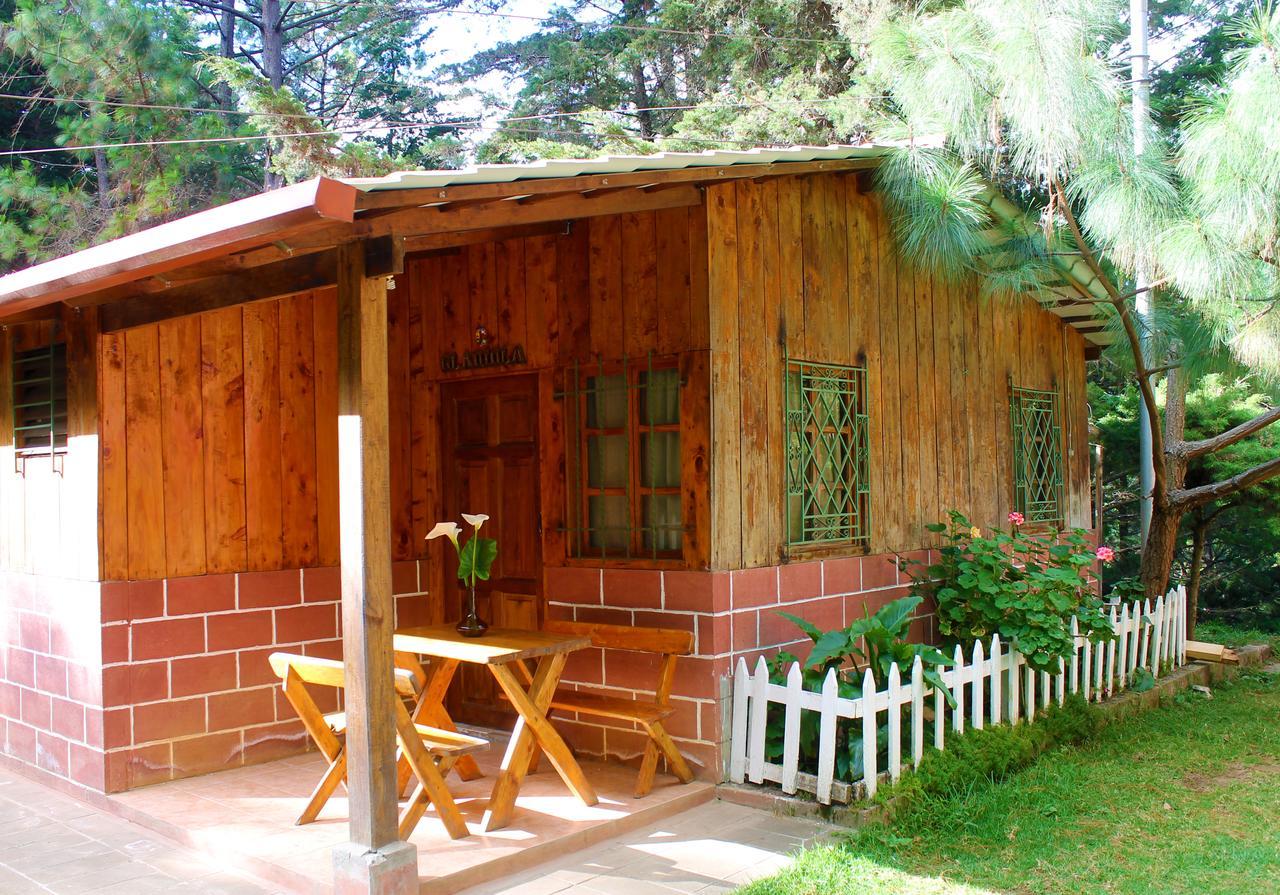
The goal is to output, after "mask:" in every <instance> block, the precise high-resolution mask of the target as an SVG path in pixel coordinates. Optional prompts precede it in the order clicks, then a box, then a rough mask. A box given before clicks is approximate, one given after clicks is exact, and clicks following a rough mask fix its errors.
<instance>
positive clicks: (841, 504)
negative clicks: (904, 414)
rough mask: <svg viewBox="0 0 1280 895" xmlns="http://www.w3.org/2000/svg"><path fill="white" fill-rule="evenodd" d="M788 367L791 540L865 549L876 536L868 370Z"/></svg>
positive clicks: (788, 364) (786, 400)
mask: <svg viewBox="0 0 1280 895" xmlns="http://www.w3.org/2000/svg"><path fill="white" fill-rule="evenodd" d="M785 369H786V375H785V380H784V383H783V413H784V416H785V422H786V439H787V441H786V465H787V468H786V489H787V493H786V507H785V515H786V520H785V526H786V528H785V530H786V538H787V543H788V544H789V545H792V546H799V545H805V544H818V543H833V542H849V543H853V544H861V545H863V546H865V545H866V544H867V542H868V540H869V538H870V535H871V488H870V477H869V465H870V439H869V437H868V424H869V419H868V416H867V373H866V368H864V367H849V366H841V365H837V364H818V363H809V362H806V361H798V360H791V359H788V360H787V361H786V368H785Z"/></svg>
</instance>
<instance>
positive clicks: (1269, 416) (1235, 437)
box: [1179, 406, 1280, 459]
mask: <svg viewBox="0 0 1280 895" xmlns="http://www.w3.org/2000/svg"><path fill="white" fill-rule="evenodd" d="M1276 420H1280V406H1277V407H1272V408H1271V409H1270V410H1268V411H1267V412H1266V413H1261V414H1259V415H1257V416H1255V417H1254V418H1253V419H1251V420H1245V421H1244V422H1243V423H1241V424H1240V425H1238V426H1235V427H1233V428H1231V429H1228V430H1227V431H1225V432H1223V433H1222V434H1221V435H1215V436H1213V437H1212V438H1202V439H1200V440H1199V441H1187V442H1183V444H1182V449H1181V451H1180V452H1179V453H1182V454H1184V455H1185V456H1186V457H1187V459H1194V458H1196V457H1203V456H1204V455H1205V454H1212V453H1213V452H1214V451H1220V450H1222V449H1223V448H1224V447H1230V446H1231V445H1233V444H1235V443H1236V442H1237V441H1240V440H1242V439H1245V438H1248V437H1249V436H1250V435H1252V434H1254V433H1255V432H1261V431H1262V430H1263V429H1265V428H1266V427H1267V426H1269V425H1271V424H1272V423H1274V422H1275V421H1276Z"/></svg>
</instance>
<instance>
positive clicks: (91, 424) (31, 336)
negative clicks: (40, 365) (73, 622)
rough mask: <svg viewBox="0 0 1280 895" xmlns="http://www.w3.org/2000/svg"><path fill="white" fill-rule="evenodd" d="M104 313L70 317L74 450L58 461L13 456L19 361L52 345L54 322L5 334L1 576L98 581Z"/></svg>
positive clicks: (0, 366)
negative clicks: (17, 356)
mask: <svg viewBox="0 0 1280 895" xmlns="http://www.w3.org/2000/svg"><path fill="white" fill-rule="evenodd" d="M97 325H98V323H97V313H96V312H95V311H94V310H93V309H87V310H85V311H81V312H78V313H77V312H68V313H66V314H64V315H63V317H62V319H61V320H59V321H58V330H59V334H58V336H57V338H58V339H59V340H61V341H65V342H66V343H67V450H66V452H65V453H64V454H62V455H60V456H59V457H57V458H56V459H55V460H50V458H48V457H33V458H28V459H26V460H24V461H21V462H18V461H16V458H15V456H14V439H13V407H12V399H13V392H12V383H11V382H10V377H11V376H12V359H13V353H14V352H16V351H24V350H27V349H30V348H35V347H39V346H41V345H45V344H48V342H49V340H50V339H51V338H53V337H54V336H53V327H54V324H53V322H52V321H42V322H39V323H28V324H16V325H13V326H7V327H3V328H0V570H4V571H10V572H25V573H29V574H38V575H49V576H54V577H60V578H79V579H83V580H88V581H92V580H96V579H97V578H98V501H97V494H98V438H97V406H96V401H97V353H96V351H95V341H96V335H97Z"/></svg>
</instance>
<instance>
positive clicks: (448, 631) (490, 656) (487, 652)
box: [395, 622, 591, 665]
mask: <svg viewBox="0 0 1280 895" xmlns="http://www.w3.org/2000/svg"><path fill="white" fill-rule="evenodd" d="M590 645H591V638H590V637H580V636H576V635H573V634H552V633H550V632H548V631H524V630H520V629H518V628H490V629H489V630H488V631H485V633H484V636H482V637H463V636H462V635H461V634H459V633H458V631H457V629H456V628H455V627H454V626H453V624H452V623H451V622H450V623H446V624H443V625H424V626H420V627H415V628H399V629H398V630H397V631H396V633H395V648H396V649H398V650H401V651H403V652H406V653H417V654H418V655H421V656H436V657H439V658H441V659H456V660H457V661H459V662H471V663H473V664H476V665H502V664H504V663H507V662H515V661H518V660H520V659H534V658H537V657H538V656H548V655H551V654H552V653H568V652H572V651H573V650H578V649H584V648H586V647H588V646H590Z"/></svg>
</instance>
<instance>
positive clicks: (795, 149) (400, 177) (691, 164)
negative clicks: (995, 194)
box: [344, 141, 919, 192]
mask: <svg viewBox="0 0 1280 895" xmlns="http://www.w3.org/2000/svg"><path fill="white" fill-rule="evenodd" d="M917 142H919V141H917ZM891 148H893V147H892V146H890V145H889V144H880V145H872V144H862V145H858V146H852V145H833V146H790V147H787V148H785V149H766V148H763V147H760V148H756V149H742V150H710V149H709V150H705V151H703V152H658V153H655V154H653V155H606V156H600V157H598V158H590V159H544V160H542V161H537V162H528V163H525V164H518V165H515V164H512V165H470V166H468V167H466V168H459V169H457V170H452V171H397V172H395V173H394V174H388V175H386V176H385V177H350V178H344V182H345V183H349V184H351V185H352V186H354V187H355V188H356V189H359V190H365V191H367V192H374V191H377V190H404V189H429V188H432V187H436V188H439V187H445V186H458V185H460V184H478V183H512V182H514V181H517V180H545V179H549V178H555V177H576V176H578V175H580V174H628V173H631V172H633V171H673V170H679V169H684V168H723V167H728V166H730V165H767V164H771V163H773V162H816V161H825V160H836V159H857V158H876V157H878V156H882V155H884V154H885V153H887V152H888V151H889V150H890V149H891Z"/></svg>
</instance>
